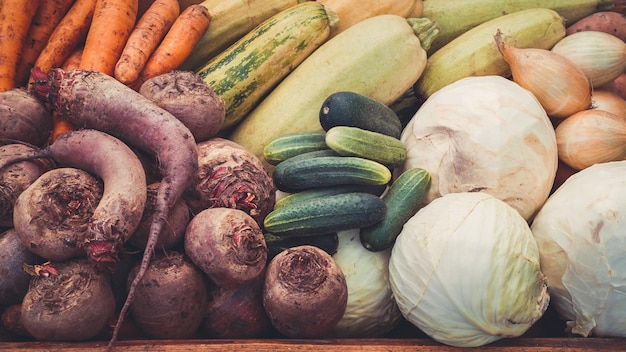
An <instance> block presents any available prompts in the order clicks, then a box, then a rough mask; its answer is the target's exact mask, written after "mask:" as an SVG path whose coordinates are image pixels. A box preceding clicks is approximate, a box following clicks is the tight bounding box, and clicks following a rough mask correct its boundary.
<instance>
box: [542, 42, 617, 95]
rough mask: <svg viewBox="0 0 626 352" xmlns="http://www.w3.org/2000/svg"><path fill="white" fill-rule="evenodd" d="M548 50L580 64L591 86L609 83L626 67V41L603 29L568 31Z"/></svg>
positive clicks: (577, 64)
mask: <svg viewBox="0 0 626 352" xmlns="http://www.w3.org/2000/svg"><path fill="white" fill-rule="evenodd" d="M552 52H555V53H557V54H560V55H562V56H564V57H566V58H568V59H569V60H570V61H571V62H573V63H574V64H575V65H576V66H578V67H580V68H581V69H582V70H583V72H584V73H585V75H586V76H587V79H589V82H590V83H591V85H592V86H593V87H600V86H601V85H603V84H606V83H609V82H611V81H612V80H614V79H615V78H617V77H618V76H619V75H621V74H622V72H624V70H625V69H626V43H625V42H624V41H623V40H621V39H620V38H618V37H616V36H614V35H612V34H609V33H605V32H600V31H582V32H576V33H572V34H570V35H568V36H565V37H563V38H562V39H561V40H559V41H558V42H557V43H556V44H555V45H554V47H552Z"/></svg>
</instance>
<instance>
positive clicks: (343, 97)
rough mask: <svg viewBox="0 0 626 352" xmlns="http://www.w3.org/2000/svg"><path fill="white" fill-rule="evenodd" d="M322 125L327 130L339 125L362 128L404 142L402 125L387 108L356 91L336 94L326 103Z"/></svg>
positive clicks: (321, 114) (322, 112) (323, 108)
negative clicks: (401, 139)
mask: <svg viewBox="0 0 626 352" xmlns="http://www.w3.org/2000/svg"><path fill="white" fill-rule="evenodd" d="M319 118H320V124H321V125H322V128H323V129H324V130H325V131H328V130H329V129H331V128H333V127H335V126H352V127H359V128H362V129H365V130H368V131H374V132H379V133H383V134H386V135H388V136H392V137H395V138H398V139H400V135H401V134H402V123H401V122H400V118H398V115H396V113H395V111H393V110H392V109H391V108H390V107H388V106H387V105H385V104H383V103H381V102H379V101H376V100H374V99H372V98H370V97H368V96H365V95H363V94H359V93H356V92H346V91H343V92H336V93H333V94H331V95H330V96H329V97H328V98H326V100H324V102H323V103H322V108H321V109H320V114H319Z"/></svg>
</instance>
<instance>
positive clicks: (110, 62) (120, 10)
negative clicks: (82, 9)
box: [80, 0, 139, 76]
mask: <svg viewBox="0 0 626 352" xmlns="http://www.w3.org/2000/svg"><path fill="white" fill-rule="evenodd" d="M138 6H139V5H138V2H137V0H96V8H95V11H94V13H93V20H92V21H91V26H90V27H89V32H88V33H87V39H86V40H85V48H84V49H83V56H82V58H81V60H80V68H81V69H84V70H93V71H100V72H102V73H105V74H107V75H109V76H113V74H114V70H115V64H116V63H117V60H119V58H120V55H121V54H122V50H124V46H125V45H126V41H127V40H128V37H129V36H130V33H131V31H132V30H133V28H134V27H135V22H136V21H137V9H138Z"/></svg>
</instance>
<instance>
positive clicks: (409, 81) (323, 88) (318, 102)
mask: <svg viewBox="0 0 626 352" xmlns="http://www.w3.org/2000/svg"><path fill="white" fill-rule="evenodd" d="M412 23H414V24H415V26H412V25H411V24H410V23H409V20H407V19H406V18H404V17H401V16H396V15H380V16H375V17H371V18H368V19H366V20H364V21H361V22H359V23H357V24H355V25H353V26H351V27H350V28H348V29H346V30H345V31H343V32H341V33H339V34H338V35H337V36H335V37H333V38H332V39H330V40H328V41H327V42H326V43H324V44H323V45H322V46H320V47H319V48H318V49H317V50H315V52H313V53H312V54H311V55H310V56H309V57H307V58H306V60H304V62H302V63H301V64H300V66H298V67H297V68H296V69H295V70H294V71H293V72H292V73H291V74H289V75H288V76H287V77H286V78H285V79H284V80H283V81H282V82H281V83H280V84H278V85H277V86H276V88H274V89H273V90H272V91H271V92H270V93H269V95H268V96H267V97H265V98H264V99H263V100H262V101H261V102H260V103H259V105H258V106H256V107H255V108H254V109H253V110H252V111H251V112H250V114H249V115H248V116H246V118H245V119H244V120H243V121H242V122H241V123H240V124H239V125H238V126H236V128H235V129H234V130H233V131H232V133H231V134H230V135H229V136H228V138H229V139H231V140H233V141H235V142H237V143H239V144H241V145H242V146H244V147H245V148H246V149H248V150H249V151H251V152H252V153H253V154H255V155H257V156H259V157H260V158H262V154H263V147H264V146H265V145H266V144H267V143H268V142H269V141H270V140H272V139H273V138H275V137H276V136H279V135H281V134H284V133H290V132H297V131H312V130H313V131H314V130H321V129H322V127H321V126H320V122H319V111H320V107H321V106H322V103H323V102H324V100H325V99H326V98H327V97H328V96H330V95H331V94H332V93H334V92H338V91H353V92H356V93H359V94H363V95H366V96H368V97H370V98H372V99H375V100H377V101H380V102H381V103H383V104H385V105H388V104H390V103H392V102H393V101H395V100H396V99H398V98H399V97H401V96H402V95H403V94H404V92H405V91H406V90H407V89H409V88H410V87H411V86H412V85H413V84H414V83H415V81H416V80H417V79H418V77H419V76H420V75H421V74H422V71H423V68H424V66H425V65H426V52H425V50H424V49H423V48H422V43H424V46H427V45H428V43H429V40H432V36H434V35H436V25H435V24H434V23H433V22H432V21H429V20H428V19H426V18H421V19H417V21H416V22H415V21H412ZM418 36H421V38H422V39H423V41H420V37H418ZM268 168H270V169H271V165H269V166H268Z"/></svg>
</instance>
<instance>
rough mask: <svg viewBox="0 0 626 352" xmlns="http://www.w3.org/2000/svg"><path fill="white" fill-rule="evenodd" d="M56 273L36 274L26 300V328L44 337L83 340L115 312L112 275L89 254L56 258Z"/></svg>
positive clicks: (37, 337)
mask: <svg viewBox="0 0 626 352" xmlns="http://www.w3.org/2000/svg"><path fill="white" fill-rule="evenodd" d="M51 265H52V267H53V268H55V269H56V275H55V274H51V275H47V276H35V277H33V278H32V280H31V283H30V287H29V289H28V292H27V293H26V295H25V296H24V300H23V302H22V322H23V324H24V327H25V328H26V331H28V333H29V334H30V335H32V336H33V337H34V338H36V339H37V340H40V341H83V340H88V339H91V338H93V337H94V336H96V335H97V334H98V333H100V332H101V331H102V330H103V329H104V327H105V326H106V324H107V322H108V321H109V319H110V318H111V317H112V316H113V314H114V312H115V299H114V297H113V291H112V290H111V283H110V278H109V275H108V274H107V272H106V271H100V270H97V269H96V268H94V266H93V265H91V264H90V262H89V261H88V259H87V258H73V259H68V260H66V261H62V262H53V263H52V264H51Z"/></svg>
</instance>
